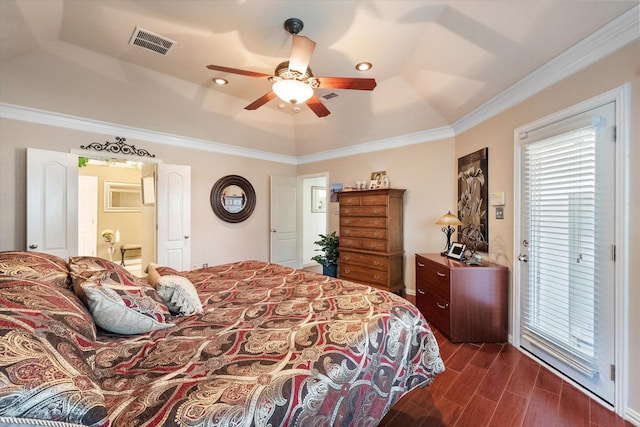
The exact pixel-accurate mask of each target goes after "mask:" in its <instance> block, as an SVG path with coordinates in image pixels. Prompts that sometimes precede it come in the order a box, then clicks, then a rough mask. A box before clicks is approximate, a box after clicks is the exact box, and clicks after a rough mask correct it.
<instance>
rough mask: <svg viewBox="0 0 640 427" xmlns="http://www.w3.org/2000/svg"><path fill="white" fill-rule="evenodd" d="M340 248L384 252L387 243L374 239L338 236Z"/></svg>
mask: <svg viewBox="0 0 640 427" xmlns="http://www.w3.org/2000/svg"><path fill="white" fill-rule="evenodd" d="M340 247H341V248H353V249H364V250H367V251H377V252H386V251H387V241H386V240H376V239H365V238H360V237H346V236H345V237H343V236H340Z"/></svg>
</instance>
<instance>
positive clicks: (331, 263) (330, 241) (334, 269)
mask: <svg viewBox="0 0 640 427" xmlns="http://www.w3.org/2000/svg"><path fill="white" fill-rule="evenodd" d="M318 236H320V240H318V241H316V242H313V243H314V244H316V245H318V246H320V249H316V251H322V252H323V253H324V255H316V256H313V257H311V259H312V260H314V261H315V262H317V263H318V264H321V265H322V274H324V275H325V276H330V277H338V236H336V232H335V231H334V232H332V233H331V234H318Z"/></svg>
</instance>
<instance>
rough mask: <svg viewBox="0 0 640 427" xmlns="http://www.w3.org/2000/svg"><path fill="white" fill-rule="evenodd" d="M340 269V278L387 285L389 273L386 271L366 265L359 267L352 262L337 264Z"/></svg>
mask: <svg viewBox="0 0 640 427" xmlns="http://www.w3.org/2000/svg"><path fill="white" fill-rule="evenodd" d="M338 268H339V269H340V278H341V279H348V280H352V281H354V282H362V283H373V284H376V285H382V286H387V285H388V282H389V275H388V274H387V272H386V271H381V270H373V269H371V268H367V267H360V266H358V265H352V264H338Z"/></svg>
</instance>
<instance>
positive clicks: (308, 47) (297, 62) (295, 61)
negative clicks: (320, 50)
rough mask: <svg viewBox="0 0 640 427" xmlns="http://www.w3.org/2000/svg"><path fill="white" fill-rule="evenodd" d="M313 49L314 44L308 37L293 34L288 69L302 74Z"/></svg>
mask: <svg viewBox="0 0 640 427" xmlns="http://www.w3.org/2000/svg"><path fill="white" fill-rule="evenodd" d="M315 48H316V42H314V41H313V40H311V39H310V38H308V37H305V36H299V35H297V34H294V35H293V41H292V42H291V55H290V56H289V69H290V70H294V71H297V72H299V73H300V74H304V73H305V72H306V71H307V68H308V67H309V61H310V60H311V55H312V54H313V51H314V49H315Z"/></svg>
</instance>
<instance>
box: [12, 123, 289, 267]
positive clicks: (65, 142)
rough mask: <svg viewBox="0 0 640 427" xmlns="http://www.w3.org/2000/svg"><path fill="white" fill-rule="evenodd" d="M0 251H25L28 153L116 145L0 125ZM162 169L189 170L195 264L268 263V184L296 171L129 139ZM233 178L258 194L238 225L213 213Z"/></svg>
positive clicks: (52, 130) (47, 129)
mask: <svg viewBox="0 0 640 427" xmlns="http://www.w3.org/2000/svg"><path fill="white" fill-rule="evenodd" d="M0 129H1V130H2V131H1V132H0V188H1V190H2V191H1V192H0V250H15V249H18V250H24V248H25V247H26V188H25V187H26V148H27V147H34V148H40V149H45V150H53V151H63V152H69V150H70V149H79V148H80V146H81V145H85V144H88V143H91V142H94V141H97V142H104V141H107V140H108V141H113V140H114V136H113V135H101V134H94V133H87V132H81V131H75V130H70V129H63V128H56V127H51V126H45V125H37V124H33V123H27V122H20V121H15V120H7V119H0ZM127 143H129V144H133V145H135V146H136V147H137V148H139V149H142V148H144V149H147V150H149V151H150V152H151V153H153V154H155V155H156V157H157V159H160V160H162V161H163V162H164V163H171V164H183V165H190V166H191V225H192V233H191V245H192V246H191V247H192V256H191V261H192V264H193V265H194V266H202V264H203V263H208V264H210V265H214V264H222V263H226V262H232V261H238V260H241V259H260V260H268V259H269V179H270V176H271V175H279V176H295V175H296V167H295V166H294V165H287V164H282V163H275V162H268V161H262V160H254V159H247V158H241V157H235V156H229V155H222V154H217V153H209V152H204V151H196V150H190V149H185V148H178V147H174V146H169V145H161V144H151V143H148V142H145V141H136V140H133V139H129V138H127ZM230 174H237V175H242V176H244V177H245V178H247V179H248V180H249V182H251V184H252V185H253V187H254V189H255V191H256V198H257V200H256V207H255V211H254V214H253V215H252V216H251V217H250V218H249V219H248V220H246V221H244V222H242V223H239V224H229V223H226V222H223V221H221V220H220V219H218V217H217V216H215V214H214V213H213V211H212V210H211V206H210V204H209V194H210V192H211V187H212V186H213V184H214V183H215V182H216V181H217V180H218V179H219V178H221V177H223V176H225V175H230Z"/></svg>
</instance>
